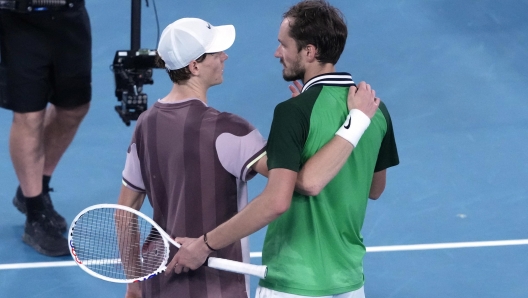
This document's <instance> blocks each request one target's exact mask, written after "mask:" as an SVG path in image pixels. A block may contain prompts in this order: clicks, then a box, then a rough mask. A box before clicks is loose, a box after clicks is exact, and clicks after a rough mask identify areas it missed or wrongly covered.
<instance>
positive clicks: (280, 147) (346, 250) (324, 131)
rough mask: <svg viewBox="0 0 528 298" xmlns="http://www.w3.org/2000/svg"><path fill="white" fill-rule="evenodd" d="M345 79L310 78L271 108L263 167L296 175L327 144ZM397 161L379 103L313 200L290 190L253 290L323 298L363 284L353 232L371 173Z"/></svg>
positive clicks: (359, 246)
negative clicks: (265, 273)
mask: <svg viewBox="0 0 528 298" xmlns="http://www.w3.org/2000/svg"><path fill="white" fill-rule="evenodd" d="M352 85H354V82H353V81H352V76H351V75H350V74H348V73H329V74H324V75H320V76H317V77H314V78H312V79H311V80H310V81H308V82H307V83H306V84H305V86H304V88H303V92H302V93H301V94H300V95H298V96H297V97H294V98H291V99H289V100H287V101H284V102H282V103H280V104H279V105H277V107H276V108H275V112H274V116H273V122H272V125H271V131H270V135H269V139H268V144H267V153H268V168H269V169H274V168H285V169H290V170H292V171H296V172H298V171H299V170H300V169H301V168H302V166H303V165H304V164H305V163H306V161H307V160H308V159H309V158H310V157H311V156H313V155H314V154H315V153H316V152H317V151H318V150H319V149H320V148H321V147H323V146H324V145H325V144H326V143H328V141H330V140H331V139H332V138H333V137H334V135H335V132H336V131H337V130H338V129H339V127H340V126H341V125H342V124H343V122H344V121H345V118H346V117H347V115H348V108H347V94H348V90H349V87H350V86H352ZM398 163H399V159H398V153H397V150H396V143H395V140H394V133H393V129H392V123H391V119H390V116H389V113H388V111H387V108H386V106H385V105H384V104H383V103H381V104H380V107H379V109H378V111H377V112H376V114H375V115H374V117H373V118H372V119H371V124H370V126H369V127H368V128H367V130H366V131H365V133H364V134H363V136H362V137H361V139H360V141H359V143H358V144H357V147H356V148H354V150H353V152H352V154H351V155H350V157H349V158H348V160H347V162H346V163H345V165H344V166H343V168H342V169H341V171H340V172H339V173H338V174H337V175H336V176H335V178H334V179H332V180H331V181H330V182H329V183H328V185H327V186H326V187H325V188H324V189H323V190H322V191H321V193H320V194H319V195H317V196H305V195H302V194H300V193H297V192H294V194H293V198H292V203H291V206H290V208H289V209H288V211H286V212H285V213H284V214H282V215H281V216H280V217H279V218H278V219H276V220H275V221H273V222H272V223H270V224H269V226H268V229H267V233H266V239H265V240H264V248H263V251H262V263H263V264H265V265H267V266H268V276H267V277H266V279H264V280H261V281H260V286H262V287H266V288H270V289H273V290H276V291H280V292H286V293H291V294H296V295H305V296H325V295H334V294H339V293H344V292H349V291H353V290H356V289H359V288H361V287H362V286H363V281H364V277H363V256H364V254H365V246H364V245H363V237H362V236H361V228H362V226H363V221H364V218H365V212H366V208H367V201H368V195H369V192H370V186H371V184H372V176H373V173H374V172H377V171H381V170H384V169H386V168H388V167H391V166H394V165H397V164H398Z"/></svg>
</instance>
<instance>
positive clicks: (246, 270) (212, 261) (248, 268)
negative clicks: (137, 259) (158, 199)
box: [68, 204, 268, 283]
mask: <svg viewBox="0 0 528 298" xmlns="http://www.w3.org/2000/svg"><path fill="white" fill-rule="evenodd" d="M102 208H107V209H120V210H125V211H128V212H131V213H133V214H135V215H137V216H139V217H141V218H143V219H144V220H146V221H147V222H148V223H150V224H151V225H152V226H153V227H154V228H155V229H156V230H157V231H158V232H159V233H160V235H161V238H162V239H163V245H164V246H165V255H164V259H163V262H161V265H160V266H159V268H158V269H156V271H154V272H152V273H151V274H149V275H147V276H144V277H141V278H134V279H117V278H111V277H107V276H104V275H102V274H99V273H97V272H94V271H92V270H91V269H90V268H88V267H87V266H86V265H85V264H83V263H82V261H81V260H79V258H78V257H77V254H76V253H75V247H74V245H73V242H72V241H73V239H72V237H73V233H74V230H75V226H76V224H77V221H78V220H79V219H80V218H81V217H82V216H83V215H84V214H86V213H87V212H89V211H91V210H95V209H102ZM169 243H171V244H172V245H174V246H176V247H177V248H180V246H181V245H180V244H179V243H177V242H176V241H174V239H172V237H171V236H169V234H167V232H165V231H164V230H163V229H162V228H161V227H160V226H159V225H158V224H157V223H156V222H155V221H154V220H153V219H152V218H150V217H148V216H147V215H145V214H143V213H142V212H140V211H138V210H136V209H133V208H130V207H127V206H123V205H119V204H97V205H93V206H90V207H87V208H85V209H84V210H82V211H81V212H79V214H77V216H76V217H75V218H74V219H73V221H72V223H71V225H70V229H69V231H68V247H69V249H70V254H71V255H72V257H73V259H74V260H75V262H76V263H77V265H79V267H81V269H83V270H84V271H86V272H87V273H88V274H90V275H92V276H94V277H97V278H100V279H103V280H106V281H109V282H115V283H133V282H139V281H143V280H146V279H149V278H152V277H154V276H156V275H158V274H160V273H162V272H164V271H165V270H166V269H167V266H166V264H167V262H168V259H169V248H170V247H169ZM207 266H209V267H211V268H215V269H219V270H224V271H229V272H235V273H240V274H250V275H253V276H256V277H259V278H261V279H265V278H266V275H267V273H268V268H267V266H265V265H253V264H247V263H242V262H237V261H232V260H227V259H222V258H215V257H209V258H208V259H207Z"/></svg>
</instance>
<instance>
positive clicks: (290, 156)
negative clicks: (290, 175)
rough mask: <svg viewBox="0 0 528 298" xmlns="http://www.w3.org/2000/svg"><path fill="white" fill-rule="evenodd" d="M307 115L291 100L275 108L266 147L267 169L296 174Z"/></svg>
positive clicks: (307, 121) (305, 136)
mask: <svg viewBox="0 0 528 298" xmlns="http://www.w3.org/2000/svg"><path fill="white" fill-rule="evenodd" d="M309 123H310V121H309V115H305V113H304V112H303V109H301V108H300V107H299V106H297V105H296V104H295V103H294V101H293V100H288V101H285V102H282V103H280V104H278V105H277V107H275V112H274V114H273V121H272V123H271V130H270V134H269V138H268V144H267V147H266V151H267V155H268V169H270V170H271V169H275V168H284V169H289V170H292V171H295V172H298V171H299V170H300V167H301V154H302V151H303V149H304V144H305V142H306V138H307V135H308V130H309Z"/></svg>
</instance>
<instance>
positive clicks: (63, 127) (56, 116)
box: [40, 103, 90, 179]
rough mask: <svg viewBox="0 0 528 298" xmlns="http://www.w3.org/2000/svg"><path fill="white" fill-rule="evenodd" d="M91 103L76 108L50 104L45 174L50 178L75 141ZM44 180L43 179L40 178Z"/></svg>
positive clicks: (46, 129) (45, 141)
mask: <svg viewBox="0 0 528 298" xmlns="http://www.w3.org/2000/svg"><path fill="white" fill-rule="evenodd" d="M89 107H90V103H86V104H83V105H81V106H79V107H75V108H68V109H65V108H60V107H57V106H55V105H53V104H50V106H49V107H48V109H47V111H46V117H45V124H44V152H45V154H44V156H45V159H44V165H43V174H44V175H45V176H50V177H51V175H52V174H53V171H54V170H55V168H56V167H57V164H58V163H59V161H60V159H61V157H62V155H63V154H64V152H65V151H66V149H67V148H68V146H69V145H70V144H71V142H72V141H73V138H74V137H75V133H76V132H77V129H78V128H79V125H80V124H81V121H82V120H83V119H84V116H85V115H86V113H88V109H89ZM40 179H42V177H40Z"/></svg>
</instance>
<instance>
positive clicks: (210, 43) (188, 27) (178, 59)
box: [158, 18, 235, 70]
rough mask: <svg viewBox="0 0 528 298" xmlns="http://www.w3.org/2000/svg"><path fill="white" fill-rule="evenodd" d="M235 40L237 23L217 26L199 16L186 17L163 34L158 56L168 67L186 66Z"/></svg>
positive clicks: (220, 49)
mask: <svg viewBox="0 0 528 298" xmlns="http://www.w3.org/2000/svg"><path fill="white" fill-rule="evenodd" d="M234 42H235V27H234V26H233V25H223V26H213V25H211V24H209V23H208V22H206V21H204V20H201V19H197V18H183V19H179V20H177V21H175V22H174V23H172V24H170V25H168V26H167V27H166V28H165V29H164V30H163V32H162V33H161V37H160V41H159V44H158V55H160V57H161V59H163V61H164V62H165V67H166V68H167V69H168V70H175V69H180V68H183V67H185V66H187V65H189V63H191V61H193V60H195V59H198V58H199V57H200V56H202V55H203V54H205V53H215V52H221V51H225V50H227V49H228V48H229V47H231V45H232V44H233V43H234Z"/></svg>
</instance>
